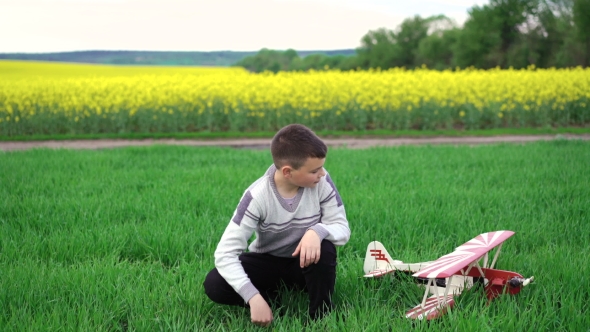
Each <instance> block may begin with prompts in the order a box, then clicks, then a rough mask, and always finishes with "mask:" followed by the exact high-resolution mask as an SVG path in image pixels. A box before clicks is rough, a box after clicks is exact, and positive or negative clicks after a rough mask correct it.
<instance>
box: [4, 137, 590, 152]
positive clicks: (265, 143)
mask: <svg viewBox="0 0 590 332" xmlns="http://www.w3.org/2000/svg"><path fill="white" fill-rule="evenodd" d="M555 139H581V140H586V141H587V140H590V134H586V135H567V134H566V135H535V136H521V135H514V136H491V137H431V138H326V139H324V142H326V144H327V145H328V146H332V147H348V148H353V149H361V148H367V147H373V146H399V145H418V144H453V145H457V144H468V145H476V144H493V143H526V142H535V141H549V140H555ZM153 144H162V145H186V146H227V147H234V148H249V149H266V148H268V147H269V146H270V139H210V140H192V139H186V140H184V139H183V140H174V139H158V140H155V139H144V140H123V139H100V140H69V141H31V142H0V150H2V151H14V150H27V149H33V148H51V149H109V148H118V147H126V146H146V145H153Z"/></svg>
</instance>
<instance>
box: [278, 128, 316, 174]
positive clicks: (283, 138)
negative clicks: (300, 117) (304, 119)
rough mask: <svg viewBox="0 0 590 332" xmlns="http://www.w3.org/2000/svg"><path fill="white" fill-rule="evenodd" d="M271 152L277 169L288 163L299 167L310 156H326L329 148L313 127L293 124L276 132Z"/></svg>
mask: <svg viewBox="0 0 590 332" xmlns="http://www.w3.org/2000/svg"><path fill="white" fill-rule="evenodd" d="M270 152H271V154H272V160H273V162H274V164H275V166H276V168H277V169H281V168H282V167H283V166H287V165H288V166H291V167H292V168H293V169H299V168H300V167H301V166H302V165H303V164H305V162H306V161H307V159H308V158H319V159H323V158H326V154H327V153H328V148H327V147H326V144H324V142H323V141H322V140H321V139H320V138H319V137H317V136H316V134H315V133H314V132H313V131H311V129H309V128H307V127H306V126H304V125H300V124H291V125H288V126H285V127H283V128H282V129H281V130H279V131H278V132H277V133H276V134H275V136H274V138H273V139H272V142H271V144H270Z"/></svg>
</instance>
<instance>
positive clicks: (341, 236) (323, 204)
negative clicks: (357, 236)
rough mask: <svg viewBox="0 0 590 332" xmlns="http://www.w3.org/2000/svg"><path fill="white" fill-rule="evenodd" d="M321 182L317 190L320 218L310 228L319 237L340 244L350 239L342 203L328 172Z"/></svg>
mask: <svg viewBox="0 0 590 332" xmlns="http://www.w3.org/2000/svg"><path fill="white" fill-rule="evenodd" d="M324 181H325V182H324ZM322 182H323V183H322ZM322 182H320V183H321V184H322V186H321V188H320V190H319V195H320V209H321V213H322V217H321V218H322V219H321V222H320V223H318V224H316V225H314V226H312V227H311V228H310V229H313V230H314V231H315V232H316V233H318V235H319V236H320V239H322V240H323V239H327V240H329V241H331V242H332V243H334V244H335V245H339V246H341V245H344V244H346V242H348V239H350V228H349V227H348V220H347V219H346V211H345V210H344V203H343V202H342V198H340V194H339V193H338V190H337V189H336V186H335V185H334V182H332V179H331V178H330V175H329V174H326V176H325V177H324V178H323V181H322Z"/></svg>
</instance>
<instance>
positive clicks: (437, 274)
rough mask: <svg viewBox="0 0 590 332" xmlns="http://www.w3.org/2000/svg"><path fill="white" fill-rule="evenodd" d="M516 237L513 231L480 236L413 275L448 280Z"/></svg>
mask: <svg viewBox="0 0 590 332" xmlns="http://www.w3.org/2000/svg"><path fill="white" fill-rule="evenodd" d="M512 235H514V232H512V231H495V232H489V233H483V234H480V235H478V236H476V237H474V238H473V239H471V240H469V241H467V242H466V243H464V244H462V245H461V246H459V247H457V248H456V249H455V251H453V252H452V253H450V254H447V255H444V256H442V257H440V258H439V259H437V260H435V261H434V262H432V263H431V264H429V265H428V266H426V267H425V268H423V269H421V270H420V271H418V272H416V273H414V274H413V276H414V277H419V278H448V277H450V276H452V275H453V274H455V273H457V272H458V271H460V270H461V269H462V268H464V267H466V266H468V265H469V264H471V263H473V262H474V261H476V260H478V259H479V258H480V257H482V256H483V255H484V254H485V253H486V252H488V251H490V250H492V249H494V248H495V247H496V246H497V245H499V244H500V243H502V242H504V241H505V240H506V239H508V238H509V237H511V236H512Z"/></svg>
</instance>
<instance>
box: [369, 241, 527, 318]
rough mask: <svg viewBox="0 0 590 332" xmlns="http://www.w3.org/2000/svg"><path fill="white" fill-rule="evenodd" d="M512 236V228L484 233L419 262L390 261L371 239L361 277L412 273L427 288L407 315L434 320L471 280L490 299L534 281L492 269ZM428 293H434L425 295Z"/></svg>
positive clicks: (379, 244) (385, 253)
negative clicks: (429, 259) (363, 272)
mask: <svg viewBox="0 0 590 332" xmlns="http://www.w3.org/2000/svg"><path fill="white" fill-rule="evenodd" d="M512 235H514V232H512V231H496V232H489V233H483V234H480V235H478V236H476V237H475V238H473V239H471V240H469V241H468V242H466V243H465V244H463V245H461V246H459V247H457V248H456V249H455V251H453V252H452V253H450V254H447V255H444V256H442V257H440V258H439V259H437V260H435V261H432V262H422V263H404V262H402V261H399V260H393V259H392V258H391V256H390V255H389V253H388V252H387V250H385V247H384V246H383V245H382V244H381V243H380V242H378V241H373V242H371V243H369V245H368V247H367V254H366V256H365V264H364V271H365V275H364V277H366V278H377V277H382V276H385V275H387V274H390V273H393V272H395V271H401V272H406V273H408V272H409V273H413V274H412V276H413V277H415V278H416V279H417V280H418V281H419V282H420V283H421V284H425V285H426V290H425V292H424V297H423V298H422V302H421V303H420V304H418V305H417V306H415V307H414V308H412V309H411V310H409V311H408V312H407V313H406V317H407V318H411V319H420V320H421V319H424V318H426V319H427V320H430V319H434V318H437V317H440V316H442V315H444V314H445V313H446V312H447V309H448V308H452V307H453V305H454V304H455V300H454V297H455V296H458V295H459V294H461V292H462V291H463V290H464V289H465V288H467V289H469V288H471V287H472V286H473V284H474V282H483V285H484V287H485V291H486V295H487V298H488V299H489V300H492V299H493V298H495V297H497V296H498V295H500V294H504V293H507V294H512V295H514V294H517V293H518V292H520V289H521V288H522V287H524V286H526V285H528V284H529V283H530V282H531V281H533V280H534V277H530V278H524V277H523V276H522V275H520V274H518V273H515V272H511V271H502V270H496V269H494V266H495V264H496V261H497V260H498V256H499V255H500V250H501V249H502V244H503V242H504V241H505V240H506V239H508V238H509V237H511V236H512ZM496 247H497V248H496ZM494 248H496V250H495V254H494V257H493V259H492V261H491V262H489V257H488V254H489V253H490V252H491V251H492V249H494ZM482 259H483V262H481V261H482ZM480 263H481V264H480ZM488 263H489V265H488ZM429 294H433V295H432V296H430V297H428V295H429Z"/></svg>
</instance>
